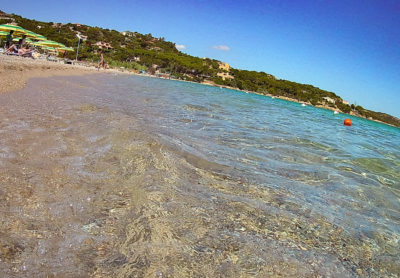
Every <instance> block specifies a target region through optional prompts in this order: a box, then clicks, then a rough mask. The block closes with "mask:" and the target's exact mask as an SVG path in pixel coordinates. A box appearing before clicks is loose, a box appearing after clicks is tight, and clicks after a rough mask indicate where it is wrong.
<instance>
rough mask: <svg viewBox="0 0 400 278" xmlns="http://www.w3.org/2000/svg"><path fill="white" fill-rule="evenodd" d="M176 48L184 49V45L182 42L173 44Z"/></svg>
mask: <svg viewBox="0 0 400 278" xmlns="http://www.w3.org/2000/svg"><path fill="white" fill-rule="evenodd" d="M175 47H176V49H178V50H184V49H186V46H184V45H183V44H175Z"/></svg>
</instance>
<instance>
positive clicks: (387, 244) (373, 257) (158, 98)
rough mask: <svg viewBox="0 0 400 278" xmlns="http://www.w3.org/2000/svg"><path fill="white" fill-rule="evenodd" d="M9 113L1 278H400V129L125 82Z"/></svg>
mask: <svg viewBox="0 0 400 278" xmlns="http://www.w3.org/2000/svg"><path fill="white" fill-rule="evenodd" d="M0 104H1V106H0V116H1V118H2V120H1V126H0V134H1V136H2V137H1V139H0V165H1V167H2V170H1V171H0V180H1V181H0V186H1V187H0V189H1V191H0V197H1V198H3V199H4V200H7V201H4V202H2V204H1V205H0V208H1V210H2V211H3V212H4V213H3V214H2V219H1V220H2V221H3V223H4V226H3V228H2V231H1V232H2V234H3V235H4V237H3V243H2V244H3V245H7V246H14V249H15V250H20V251H18V252H16V255H15V256H13V257H12V258H11V259H9V260H7V259H3V260H2V261H1V262H0V274H1V273H3V274H4V275H10V273H13V272H12V270H7V269H8V267H9V266H10V265H12V264H13V265H14V267H16V268H17V269H18V271H19V272H18V273H19V274H18V275H21V277H23V275H25V274H26V273H30V274H33V275H35V274H38V273H50V274H53V275H57V274H60V269H61V270H63V271H65V273H67V274H70V275H72V276H74V275H75V277H77V276H79V275H82V277H83V276H84V275H87V274H90V275H99V277H103V276H101V275H105V276H107V275H111V274H113V275H114V274H115V275H117V277H130V276H129V275H131V277H269V276H272V277H274V276H283V277H358V276H360V277H398V276H400V264H399V260H400V251H399V250H400V129H399V128H395V127H391V126H387V125H384V124H380V123H376V122H373V121H369V120H366V119H361V118H357V117H352V116H349V115H345V114H337V115H335V114H333V112H332V111H328V110H324V109H317V108H314V107H311V106H306V107H303V106H301V105H300V104H299V103H294V102H289V101H285V100H281V99H276V98H275V99H273V98H270V97H266V96H260V95H255V94H249V93H245V92H241V91H235V90H229V89H222V88H217V87H211V86H205V85H201V84H194V83H186V82H178V81H171V80H163V79H156V78H148V77H141V76H129V75H111V74H109V75H87V76H84V77H54V78H51V79H35V80H31V81H30V82H29V83H28V86H27V87H26V88H25V89H23V90H21V91H19V92H15V93H12V94H7V95H1V96H0ZM345 118H350V119H351V120H352V122H353V125H352V126H351V127H346V126H344V125H343V121H344V119H345ZM21 184H23V187H18V186H20V185H21ZM16 188H17V189H16ZM18 188H19V189H18ZM26 188H30V190H29V193H26V192H25V191H26ZM24 192H25V193H24ZM7 198H8V199H7ZM15 223H18V225H17V224H15ZM32 225H33V227H34V229H32ZM35 225H36V226H35ZM13 229H14V230H13ZM32 231H35V233H34V234H35V235H37V234H40V235H41V237H40V238H37V237H35V236H32V233H33V232H32ZM18 246H19V247H18ZM18 248H19V249H18ZM16 262H17V263H16ZM37 262H42V263H41V264H40V263H39V264H38V263H37ZM15 265H17V266H15ZM10 269H11V268H10ZM14 274H15V273H14ZM76 275H77V276H76ZM43 277H45V276H43Z"/></svg>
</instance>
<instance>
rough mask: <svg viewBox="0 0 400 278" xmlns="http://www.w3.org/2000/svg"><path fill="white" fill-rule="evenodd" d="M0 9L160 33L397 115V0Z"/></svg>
mask: <svg viewBox="0 0 400 278" xmlns="http://www.w3.org/2000/svg"><path fill="white" fill-rule="evenodd" d="M9 3H11V2H10V1H4V0H0V4H1V5H0V7H1V8H0V9H1V10H4V11H5V12H8V13H15V14H19V15H22V16H24V17H28V18H32V19H36V20H41V21H53V22H63V23H67V22H79V23H83V24H87V25H93V26H100V27H104V28H109V29H115V30H118V31H125V30H130V31H138V32H140V33H151V34H153V36H156V37H164V38H165V39H166V40H169V41H173V42H175V43H177V44H179V45H182V46H184V47H185V49H183V51H184V52H186V53H188V54H191V55H194V56H199V57H210V58H215V59H218V60H222V61H225V62H227V63H229V64H230V65H231V66H233V67H235V68H240V69H249V70H257V71H264V72H267V73H271V74H273V75H275V76H276V77H278V78H281V79H287V80H291V81H296V82H301V83H307V84H312V85H315V86H317V87H320V88H321V89H325V90H329V91H333V92H335V93H337V94H338V95H340V96H341V97H343V98H344V99H346V100H348V101H350V102H351V103H357V104H359V105H362V106H364V107H365V108H368V109H372V110H376V111H381V112H386V113H390V114H392V115H394V116H397V117H400V1H385V0H374V1H371V0H364V1H361V0H348V1H340V0H339V1H338V0H337V1H333V0H332V1H330V0H329V1H328V0H325V1H324V0H314V1H303V0H296V1H289V0H287V1H286V0H281V1H261V0H259V1H252V0H247V1H240V0H239V1H232V0H231V1H227V0H220V1H215V0H214V1H209V0H197V1H196V0H186V1H176V0H170V1H160V0H153V1H136V0H134V1H127V0H119V1H104V0H97V1H79V2H78V1H72V0H69V1H64V0H57V1H54V0H52V1H47V0H45V1H31V0H29V1H27V0H19V1H18V5H15V4H12V7H10V8H8V7H7V6H8V4H9Z"/></svg>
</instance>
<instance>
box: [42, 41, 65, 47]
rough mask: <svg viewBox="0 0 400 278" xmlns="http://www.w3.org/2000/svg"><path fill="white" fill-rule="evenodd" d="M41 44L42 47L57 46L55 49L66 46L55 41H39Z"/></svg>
mask: <svg viewBox="0 0 400 278" xmlns="http://www.w3.org/2000/svg"><path fill="white" fill-rule="evenodd" d="M39 43H40V44H41V45H44V46H53V47H54V46H55V47H57V46H58V47H63V46H65V45H63V44H62V43H59V42H55V41H39Z"/></svg>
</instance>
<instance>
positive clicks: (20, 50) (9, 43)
mask: <svg viewBox="0 0 400 278" xmlns="http://www.w3.org/2000/svg"><path fill="white" fill-rule="evenodd" d="M13 33H14V31H13V30H11V31H10V33H9V34H8V35H7V37H6V47H5V49H6V53H7V54H11V55H18V56H23V57H33V56H32V55H33V50H32V49H31V48H30V47H29V46H27V45H26V44H25V42H26V35H23V36H22V37H21V39H19V41H18V43H13Z"/></svg>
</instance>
